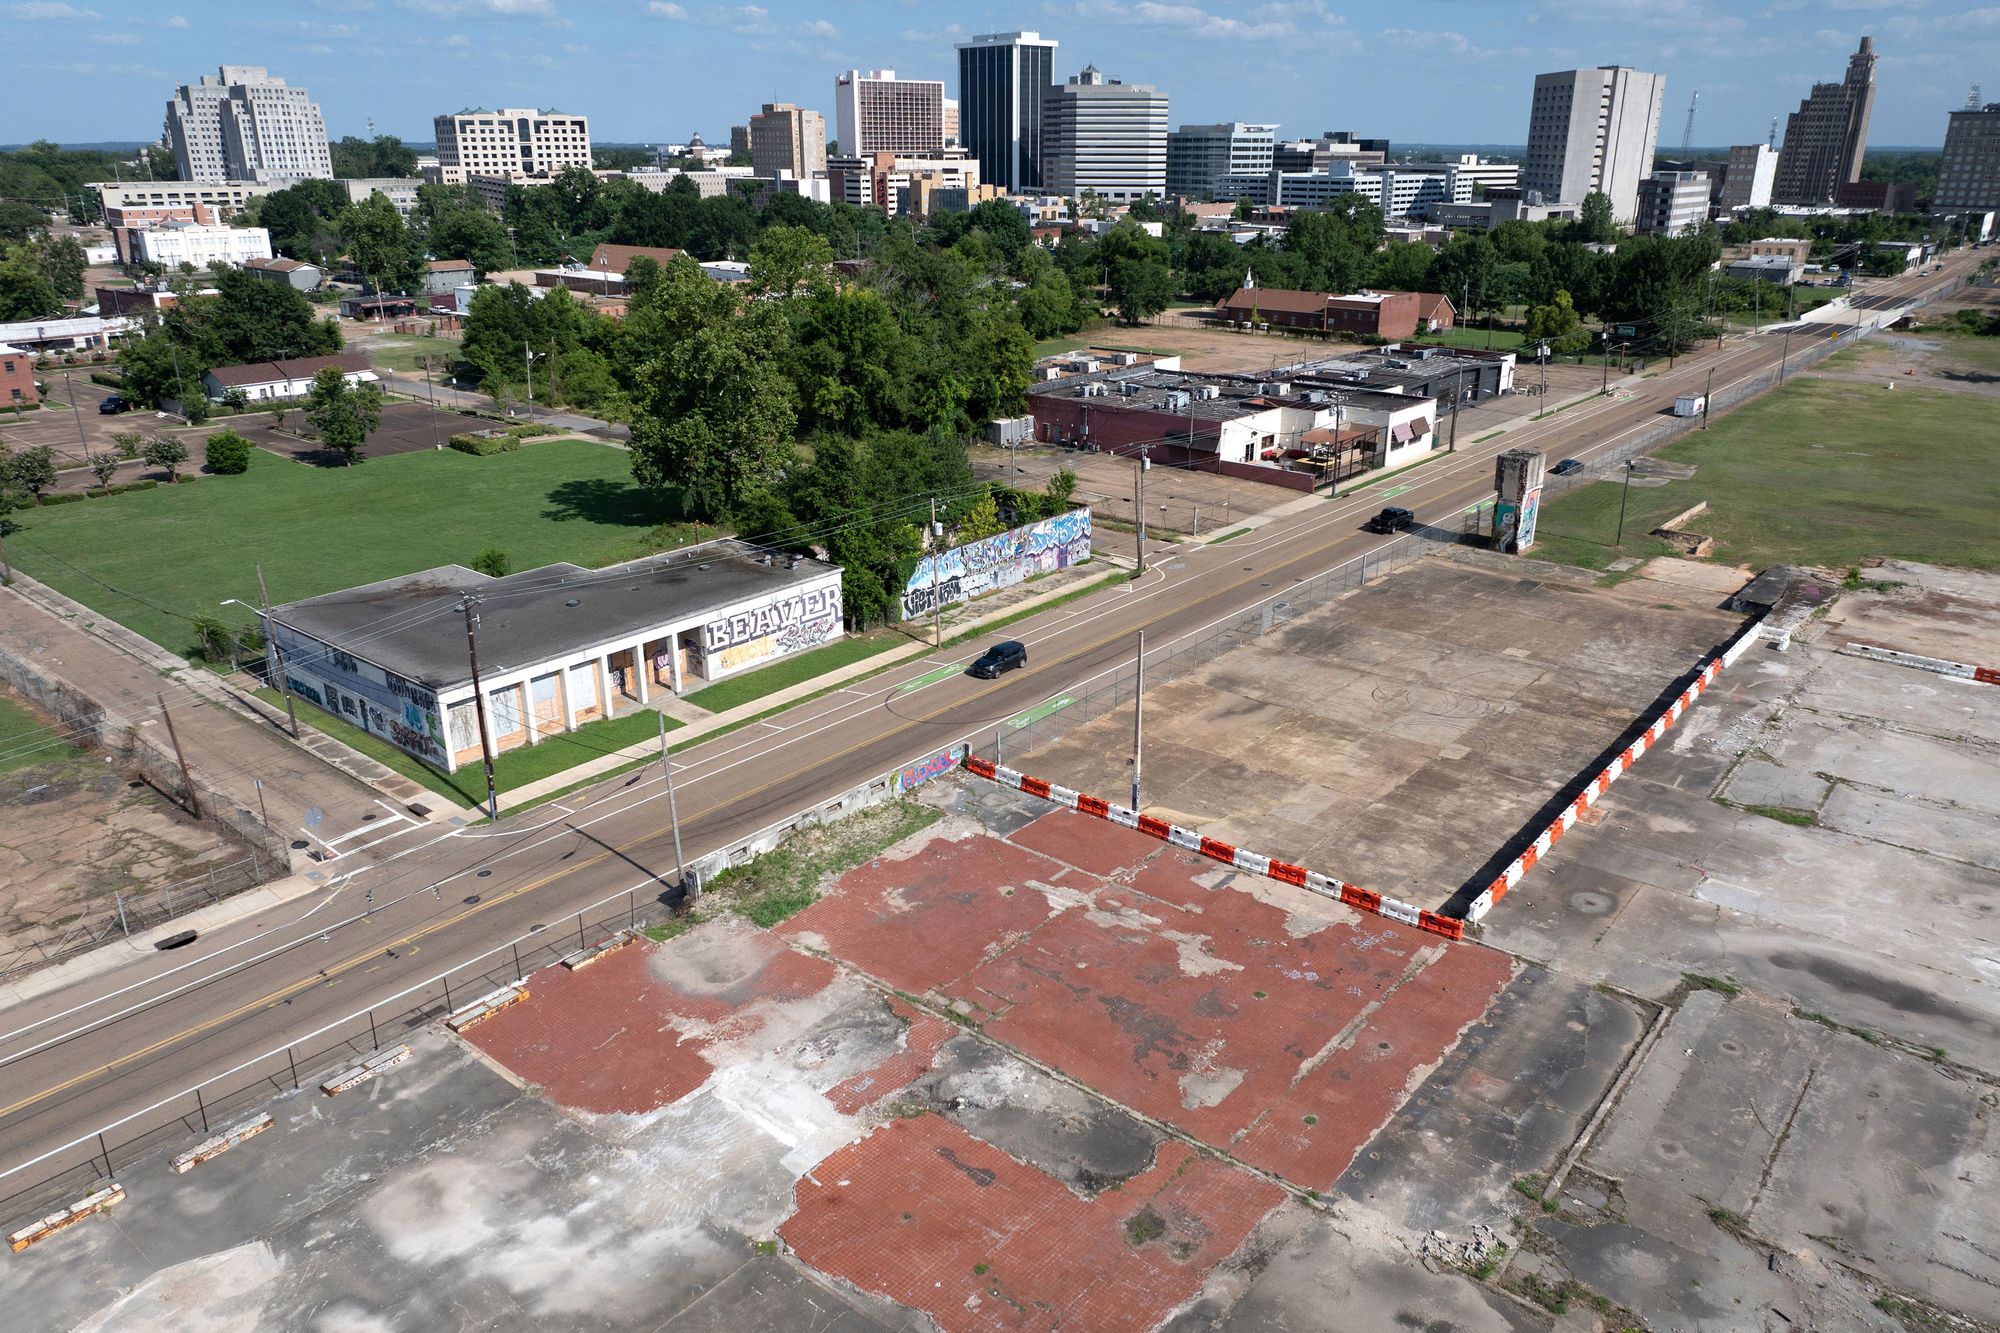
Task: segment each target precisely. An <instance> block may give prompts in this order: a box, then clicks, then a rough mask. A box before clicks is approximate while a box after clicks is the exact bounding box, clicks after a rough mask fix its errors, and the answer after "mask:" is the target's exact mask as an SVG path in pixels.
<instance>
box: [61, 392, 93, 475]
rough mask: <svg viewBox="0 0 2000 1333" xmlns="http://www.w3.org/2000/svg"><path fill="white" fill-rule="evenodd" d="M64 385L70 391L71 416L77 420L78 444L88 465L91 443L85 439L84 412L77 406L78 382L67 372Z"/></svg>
mask: <svg viewBox="0 0 2000 1333" xmlns="http://www.w3.org/2000/svg"><path fill="white" fill-rule="evenodd" d="M63 385H64V387H65V388H67V389H68V390H69V411H70V415H71V416H73V417H75V418H76V442H77V444H78V445H79V446H80V447H81V448H82V449H83V461H84V462H86V463H88V462H89V461H90V441H89V440H86V439H85V438H84V437H83V411H82V409H81V408H79V407H78V406H77V405H76V381H75V380H73V379H71V378H70V373H69V372H68V371H67V370H65V371H64V372H63Z"/></svg>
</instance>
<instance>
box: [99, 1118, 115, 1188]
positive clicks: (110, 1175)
mask: <svg viewBox="0 0 2000 1333" xmlns="http://www.w3.org/2000/svg"><path fill="white" fill-rule="evenodd" d="M97 1151H99V1152H100V1153H102V1154H104V1178H105V1179H106V1180H116V1179H118V1173H117V1172H116V1171H113V1170H112V1169H111V1149H109V1148H107V1147H105V1146H104V1131H103V1130H99V1131H98V1133H97Z"/></svg>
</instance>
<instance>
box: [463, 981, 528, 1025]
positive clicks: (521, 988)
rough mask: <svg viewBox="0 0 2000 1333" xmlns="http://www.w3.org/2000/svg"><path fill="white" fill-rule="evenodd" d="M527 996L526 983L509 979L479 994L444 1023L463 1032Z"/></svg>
mask: <svg viewBox="0 0 2000 1333" xmlns="http://www.w3.org/2000/svg"><path fill="white" fill-rule="evenodd" d="M527 998H528V983H527V982H525V981H510V982H508V983H507V984H506V985H504V986H502V987H501V988H500V989H498V990H496V991H490V992H488V993H487V994H485V995H482V996H480V997H479V998H478V999H476V1000H474V1001H473V1002H472V1003H471V1004H468V1005H466V1006H465V1007H464V1008H463V1009H460V1010H458V1011H456V1012H455V1013H453V1014H451V1015H450V1016H449V1017H447V1018H446V1019H445V1020H444V1025H445V1026H446V1027H448V1028H450V1029H451V1030H452V1031H453V1032H464V1031H465V1030H466V1029H467V1028H473V1027H478V1026H479V1025H480V1024H481V1023H484V1022H485V1021H486V1020H487V1019H489V1018H491V1017H493V1015H495V1014H497V1013H499V1012H500V1011H501V1010H502V1009H507V1008H510V1007H512V1006H514V1005H517V1004H519V1003H521V1001H523V1000H525V999H527Z"/></svg>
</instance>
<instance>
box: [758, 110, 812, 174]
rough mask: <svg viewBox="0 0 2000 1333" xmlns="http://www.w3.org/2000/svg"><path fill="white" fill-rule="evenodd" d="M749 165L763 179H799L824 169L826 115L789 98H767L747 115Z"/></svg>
mask: <svg viewBox="0 0 2000 1333" xmlns="http://www.w3.org/2000/svg"><path fill="white" fill-rule="evenodd" d="M750 167H751V170H752V171H753V172H755V174H757V175H758V176H761V177H764V178H765V179H776V177H777V175H778V173H779V172H790V173H791V174H792V175H793V176H796V177H798V178H799V179H801V180H804V179H806V178H807V177H810V176H814V175H817V174H818V173H820V172H822V171H825V170H826V117H825V116H822V115H821V114H820V113H819V112H817V111H808V110H806V109H805V108H804V107H797V106H793V105H792V104H791V103H790V102H766V103H765V104H764V109H763V110H762V111H759V112H758V113H757V114H756V115H754V116H752V117H750Z"/></svg>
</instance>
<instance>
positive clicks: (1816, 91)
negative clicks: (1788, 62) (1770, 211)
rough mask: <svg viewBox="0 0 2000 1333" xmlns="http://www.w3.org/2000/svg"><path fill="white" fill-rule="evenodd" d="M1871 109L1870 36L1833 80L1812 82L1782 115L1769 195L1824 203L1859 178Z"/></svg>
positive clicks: (1872, 70)
mask: <svg viewBox="0 0 2000 1333" xmlns="http://www.w3.org/2000/svg"><path fill="white" fill-rule="evenodd" d="M1874 109H1875V39H1874V38H1873V37H1863V38H1862V39H1861V49H1860V50H1859V51H1856V52H1855V53H1854V54H1853V55H1852V56H1850V57H1848V60H1847V77H1845V78H1843V79H1842V80H1841V81H1840V82H1839V83H1815V84H1814V85H1813V89H1812V94H1811V95H1810V96H1809V97H1807V98H1806V99H1805V100H1804V101H1802V102H1800V103H1799V109H1798V110H1797V111H1794V112H1793V113H1792V114H1791V115H1790V116H1789V117H1787V118H1786V120H1785V142H1784V146H1783V147H1781V148H1780V149H1779V150H1778V176H1777V180H1776V181H1775V182H1774V183H1773V185H1772V187H1771V198H1772V199H1773V200H1774V201H1776V202H1777V203H1781V204H1827V203H1832V202H1833V196H1834V194H1835V192H1836V191H1838V190H1839V189H1840V187H1841V186H1843V185H1851V184H1853V183H1854V182H1855V181H1858V180H1860V179H1861V158H1862V155H1863V154H1865V153H1866V152H1867V151H1868V116H1869V114H1870V113H1871V112H1872V111H1874Z"/></svg>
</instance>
